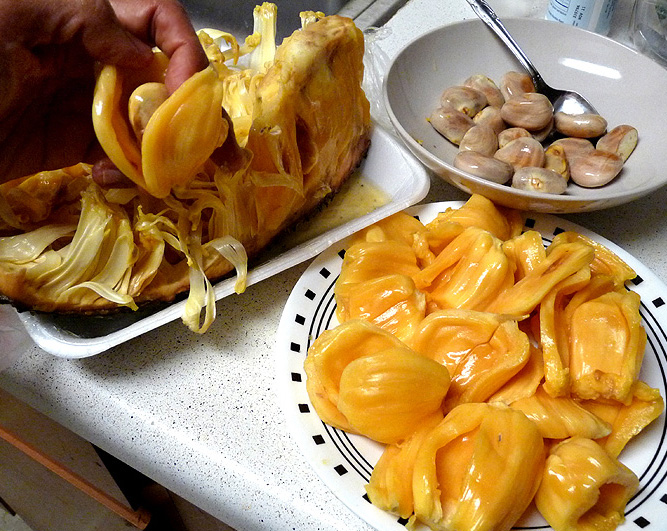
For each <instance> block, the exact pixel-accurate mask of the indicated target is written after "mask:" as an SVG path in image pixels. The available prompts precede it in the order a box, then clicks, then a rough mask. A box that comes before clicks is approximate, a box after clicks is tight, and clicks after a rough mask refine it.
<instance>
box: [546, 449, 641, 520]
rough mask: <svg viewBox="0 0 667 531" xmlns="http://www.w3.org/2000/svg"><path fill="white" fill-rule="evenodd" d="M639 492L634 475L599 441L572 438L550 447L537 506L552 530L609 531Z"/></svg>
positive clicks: (637, 482)
mask: <svg viewBox="0 0 667 531" xmlns="http://www.w3.org/2000/svg"><path fill="white" fill-rule="evenodd" d="M638 488H639V480H638V479H637V476H636V475H635V474H634V473H633V472H632V471H631V470H630V469H629V468H627V467H626V466H625V465H623V464H622V463H621V462H619V461H618V460H617V459H615V458H613V457H611V456H610V455H609V454H608V453H607V452H606V451H605V450H604V449H603V448H602V447H601V446H600V445H599V444H598V443H596V442H595V441H592V440H590V439H586V438H583V437H573V438H571V439H566V440H565V441H563V442H561V443H559V444H558V445H556V446H555V447H553V448H552V449H551V452H550V454H549V457H548V458H547V461H546V465H545V467H544V474H543V476H542V483H541V484H540V488H539V489H538V491H537V494H536V495H535V505H536V506H537V509H538V510H539V511H540V513H541V514H542V516H543V517H544V518H545V520H546V521H547V523H548V524H549V525H550V526H551V527H552V528H553V529H554V531H579V530H581V531H584V530H587V531H588V530H592V529H594V530H596V531H612V530H613V529H616V527H617V526H618V525H620V524H621V523H622V522H623V520H624V518H625V517H624V510H625V506H626V504H627V502H628V500H629V499H630V498H631V497H632V496H633V495H634V493H635V492H636V491H637V489H638Z"/></svg>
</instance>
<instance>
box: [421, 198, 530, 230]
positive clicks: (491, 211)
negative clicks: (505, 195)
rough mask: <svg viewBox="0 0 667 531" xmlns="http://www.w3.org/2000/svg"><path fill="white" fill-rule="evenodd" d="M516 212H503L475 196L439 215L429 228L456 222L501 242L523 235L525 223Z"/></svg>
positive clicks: (484, 199)
mask: <svg viewBox="0 0 667 531" xmlns="http://www.w3.org/2000/svg"><path fill="white" fill-rule="evenodd" d="M514 214H515V212H514V211H509V210H502V209H501V208H499V207H497V206H496V205H494V204H493V202H492V201H491V200H490V199H487V198H486V197H484V196H483V195H479V194H473V195H471V196H470V199H468V200H467V201H466V202H465V204H464V205H463V206H461V207H460V208H456V209H454V208H451V209H448V210H447V211H446V212H443V213H441V214H439V215H438V216H437V217H436V218H435V219H434V220H433V221H432V222H431V223H428V224H427V228H435V227H436V226H438V225H440V224H442V223H446V222H454V223H458V224H460V225H462V226H463V227H478V228H480V229H484V230H486V231H489V232H490V233H491V234H493V235H494V236H495V237H496V238H498V239H500V240H508V239H510V238H512V237H514V236H517V235H519V234H521V229H522V228H523V221H522V220H521V218H520V217H519V216H516V215H514Z"/></svg>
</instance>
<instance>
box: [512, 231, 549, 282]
mask: <svg viewBox="0 0 667 531" xmlns="http://www.w3.org/2000/svg"><path fill="white" fill-rule="evenodd" d="M503 251H504V252H505V254H506V255H507V258H508V259H509V261H510V263H512V264H513V265H514V268H515V272H514V278H515V280H516V281H517V282H518V281H519V280H521V279H522V278H524V277H525V276H526V275H527V274H528V273H530V272H531V271H534V270H535V269H536V268H537V267H538V266H539V264H540V263H541V262H543V261H544V260H545V259H546V257H547V252H546V249H545V248H544V243H542V235H541V234H540V233H539V232H537V231H536V230H528V231H526V232H524V233H523V234H521V235H520V236H517V237H516V238H512V239H510V240H506V241H505V242H503Z"/></svg>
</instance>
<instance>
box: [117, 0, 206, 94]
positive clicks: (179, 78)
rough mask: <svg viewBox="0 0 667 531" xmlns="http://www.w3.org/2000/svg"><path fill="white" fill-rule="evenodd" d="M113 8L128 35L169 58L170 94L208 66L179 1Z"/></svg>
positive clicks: (124, 0)
mask: <svg viewBox="0 0 667 531" xmlns="http://www.w3.org/2000/svg"><path fill="white" fill-rule="evenodd" d="M111 4H112V6H113V9H114V11H115V13H116V16H117V17H118V19H119V21H120V23H121V24H122V25H123V26H124V27H125V28H127V29H128V31H130V32H131V33H132V34H133V35H135V36H136V37H138V38H140V39H142V40H143V41H145V42H148V43H150V44H155V45H156V46H158V47H159V48H160V49H161V50H162V51H163V52H164V53H165V54H167V56H168V57H170V61H169V68H168V70H167V77H166V80H165V83H166V85H167V89H168V90H169V92H173V91H174V90H176V88H178V86H179V85H180V84H181V83H183V82H184V81H185V80H186V79H188V78H189V77H190V76H192V75H193V74H195V73H196V72H198V71H200V70H202V69H204V68H206V66H207V65H208V59H207V58H206V54H205V53H204V51H203V49H202V47H201V44H200V43H199V39H198V38H197V35H196V33H195V31H194V29H193V27H192V23H191V22H190V19H189V17H188V15H187V13H186V12H185V10H184V9H183V6H182V5H181V4H180V3H179V2H178V1H177V0H111Z"/></svg>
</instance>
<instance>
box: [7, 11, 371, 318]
mask: <svg viewBox="0 0 667 531" xmlns="http://www.w3.org/2000/svg"><path fill="white" fill-rule="evenodd" d="M306 15H307V14H306ZM254 16H255V20H256V21H259V22H258V26H257V28H256V32H255V33H253V35H251V36H249V37H248V39H247V40H246V42H245V43H243V44H242V45H241V46H239V45H238V43H236V41H235V39H234V38H233V37H231V36H229V35H225V34H221V33H220V32H215V31H211V32H210V33H211V34H212V35H213V36H211V35H209V34H207V33H206V32H202V33H200V40H201V42H202V46H203V47H204V50H205V51H206V53H207V56H208V57H209V61H210V64H209V66H208V67H207V68H205V69H204V70H202V71H201V72H198V73H197V74H195V75H193V76H192V77H191V78H190V79H188V80H187V81H186V82H185V83H183V85H181V86H180V87H179V88H178V89H177V90H176V91H175V92H174V93H173V94H171V95H168V94H166V90H165V88H164V75H165V71H166V68H167V67H168V59H167V57H166V56H165V55H164V54H162V53H161V52H160V51H156V52H155V54H154V60H153V62H152V64H151V65H150V66H149V67H148V68H146V69H143V70H141V71H139V72H136V71H133V70H129V69H128V70H126V69H122V68H118V67H115V66H111V65H101V67H100V69H99V75H98V77H97V85H96V89H95V94H94V101H93V106H92V109H93V113H92V114H93V117H92V120H93V123H94V125H95V130H96V135H97V138H98V140H99V142H100V145H101V147H102V148H103V149H104V150H105V152H106V155H107V156H108V157H109V158H110V159H111V160H112V162H113V163H114V164H115V165H116V167H117V168H118V169H119V170H120V171H121V172H122V173H124V174H125V175H126V176H127V177H129V178H130V179H131V180H132V181H133V183H134V187H130V188H123V189H102V188H101V187H99V186H98V185H97V184H95V183H94V182H93V179H92V171H93V168H92V167H90V166H88V165H85V164H80V165H78V166H76V167H73V168H64V169H62V170H56V171H49V172H42V173H40V174H37V175H32V176H26V177H23V178H21V179H17V180H15V181H12V182H9V183H5V184H3V185H1V187H0V235H2V237H8V236H11V237H13V238H15V240H14V243H15V244H16V243H17V242H18V241H19V240H21V239H24V243H25V242H29V241H32V240H34V239H35V236H34V234H31V231H34V230H36V229H38V228H39V229H43V228H44V227H49V226H56V225H57V226H60V225H63V224H67V225H68V226H69V225H74V226H75V230H68V232H67V233H66V234H65V235H61V236H59V237H58V238H56V239H53V240H52V241H47V242H45V243H44V244H43V245H42V247H43V249H44V250H43V252H42V253H41V254H39V255H37V256H35V257H33V259H32V260H30V261H24V262H23V263H21V264H20V265H18V264H17V263H16V260H15V259H12V257H9V258H8V259H2V258H0V293H2V294H3V295H5V296H6V297H8V298H10V299H12V300H13V302H14V303H15V304H16V305H17V306H19V307H23V308H32V309H36V310H42V311H64V312H72V311H74V312H86V313H97V312H106V311H111V310H114V309H117V308H119V307H121V306H127V307H132V308H134V307H136V306H138V305H141V304H144V303H147V302H151V301H171V300H173V299H174V297H175V296H176V295H177V294H179V293H181V292H184V291H187V290H189V298H188V303H187V307H186V313H185V315H184V320H185V321H186V323H187V324H188V326H190V327H191V328H192V329H194V330H197V331H203V330H205V329H206V328H207V327H208V326H209V325H210V323H211V322H212V320H213V317H214V309H215V305H214V295H213V289H212V285H211V280H215V279H218V278H221V277H222V276H223V275H226V274H228V273H230V272H231V271H233V270H234V269H236V272H237V275H238V277H239V281H238V282H237V291H242V290H243V288H244V278H245V271H246V269H247V261H248V259H249V257H250V258H252V257H253V256H255V255H256V254H257V253H258V252H259V250H261V249H263V248H264V247H266V245H267V244H268V243H269V242H270V241H271V240H272V239H273V238H274V237H275V236H276V235H277V234H279V233H280V232H281V231H282V230H284V229H285V228H287V227H289V226H290V225H293V224H294V223H295V222H296V221H297V220H298V219H299V218H301V217H303V216H304V215H306V214H307V213H309V212H311V211H312V210H313V209H314V208H315V207H316V206H317V205H319V204H320V203H321V202H322V200H323V199H324V198H325V197H326V196H327V195H329V194H331V193H333V192H335V191H337V190H338V189H339V188H340V186H341V184H342V183H343V181H344V180H345V179H346V178H347V177H348V176H349V175H350V174H351V173H352V172H353V170H354V169H355V168H356V166H357V165H358V164H359V162H360V160H361V158H362V156H363V155H364V153H365V152H366V150H367V148H368V145H369V138H370V106H369V102H368V100H367V99H366V97H365V95H364V92H363V90H362V88H361V82H362V77H363V53H364V40H363V34H362V33H361V31H360V30H359V29H358V28H356V27H355V25H354V23H353V22H352V21H351V20H350V19H347V18H344V17H340V16H330V17H324V16H320V14H312V15H307V16H305V17H304V27H303V28H302V29H300V30H297V31H295V32H294V33H293V34H292V35H291V36H290V37H288V38H286V39H285V40H284V41H283V43H282V44H281V45H280V46H278V47H276V46H275V41H274V39H275V34H274V33H273V32H272V31H271V30H270V27H271V26H272V24H273V25H275V6H272V5H271V4H268V3H265V4H263V5H261V6H258V8H256V10H255V12H254ZM223 41H228V42H229V43H230V46H229V49H227V50H224V51H223V50H222V49H221V48H220V46H219V44H220V42H223ZM270 41H271V42H270ZM243 54H246V55H247V56H248V57H250V60H249V61H246V62H245V63H244V61H243V60H244V59H248V57H241V56H242V55H243ZM237 60H238V63H237ZM225 105H227V106H228V107H229V108H230V109H231V111H232V113H233V115H234V118H232V117H230V113H228V112H227V110H226V109H225ZM333 108H335V109H336V112H329V111H328V110H327V109H329V110H330V109H333ZM242 124H245V125H246V127H245V128H244V127H241V125H242ZM237 126H238V128H239V130H238V131H237V130H235V128H236V127H237ZM84 191H85V193H86V194H88V197H89V199H88V200H85V201H83V200H82V197H83V194H84ZM103 212H106V214H102V213H103ZM91 216H92V217H93V219H94V220H95V224H94V225H89V226H85V225H84V224H83V220H84V218H86V219H88V218H90V217H91ZM95 216H97V217H95ZM104 216H107V218H105V219H103V217H104ZM93 227H94V228H93ZM128 230H129V231H130V232H129V233H127V237H124V238H123V239H122V241H123V242H124V244H123V245H125V246H126V248H125V249H124V250H123V253H124V254H123V256H125V259H124V260H121V258H120V257H121V254H122V253H121V249H120V247H119V246H120V243H119V244H118V245H116V244H115V238H114V237H113V235H114V234H116V233H119V231H125V232H126V231H128ZM104 231H107V232H104ZM130 235H131V236H132V237H130ZM51 237H52V238H53V234H51ZM89 237H93V238H94V240H90V241H91V242H92V241H95V246H96V247H95V248H96V254H95V256H94V257H93V256H87V257H86V260H87V261H84V260H83V259H81V260H74V258H73V257H70V258H58V256H59V255H63V254H64V253H66V252H71V251H70V250H73V249H74V248H75V246H76V241H80V240H81V239H82V238H89ZM1 239H2V238H0V241H1ZM72 243H74V245H72ZM91 249H92V245H91V247H90V248H87V249H85V252H86V255H91V254H93V252H92V250H91ZM83 252H84V250H83V249H81V250H77V251H74V254H78V253H83ZM63 260H64V261H65V262H63ZM68 260H69V262H68ZM70 262H71V266H70V267H67V268H66V269H65V266H64V265H63V264H64V263H70ZM52 263H53V264H56V263H58V264H60V265H59V267H60V270H61V271H63V272H62V273H59V274H58V278H59V279H60V280H59V281H58V282H56V281H55V280H54V279H55V276H56V275H55V273H54V274H51V275H48V274H46V275H41V274H40V275H38V274H36V273H35V272H30V271H31V270H32V269H34V268H37V269H35V271H43V270H44V269H48V267H49V266H48V265H47V264H52ZM84 266H85V269H77V268H80V267H84ZM61 277H67V278H66V279H62V278H61ZM61 280H62V282H61ZM63 282H64V283H65V284H66V285H67V288H66V289H65V290H64V291H63V289H62V287H63ZM17 286H21V289H18V287H17ZM201 311H205V315H204V316H202V317H201V320H200V312H201Z"/></svg>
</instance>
